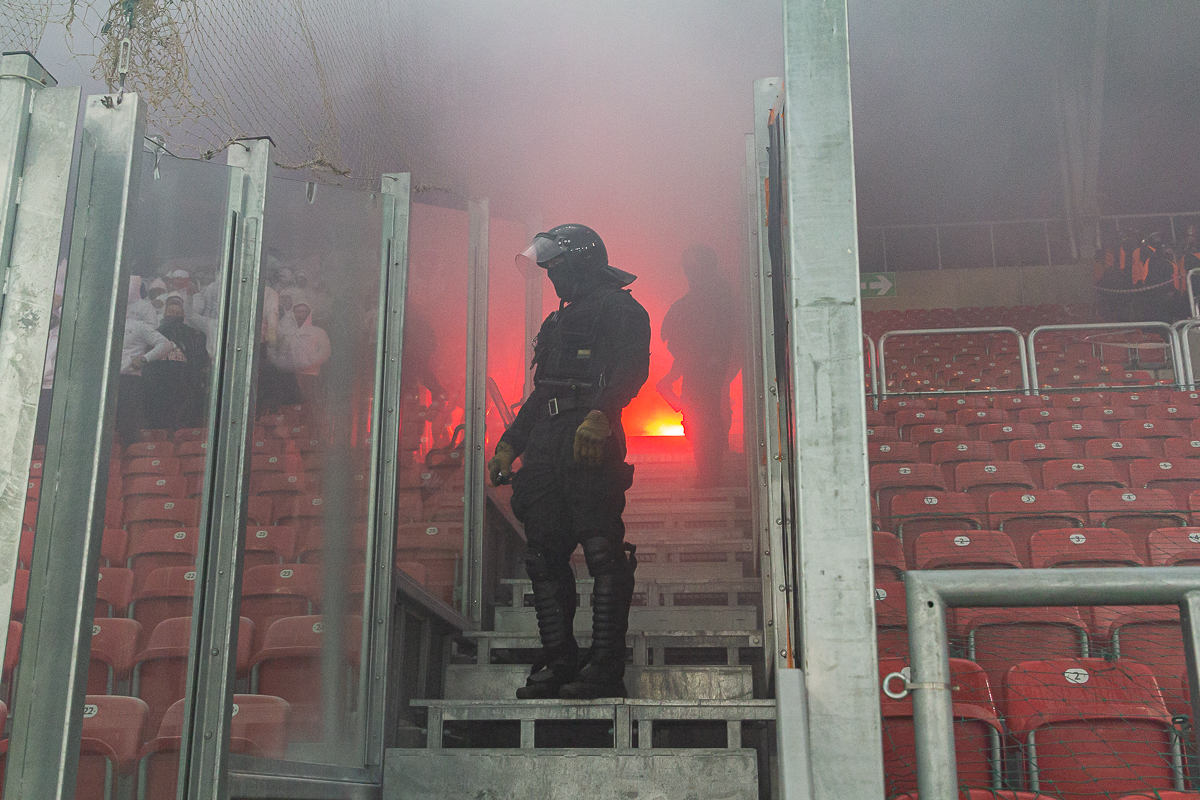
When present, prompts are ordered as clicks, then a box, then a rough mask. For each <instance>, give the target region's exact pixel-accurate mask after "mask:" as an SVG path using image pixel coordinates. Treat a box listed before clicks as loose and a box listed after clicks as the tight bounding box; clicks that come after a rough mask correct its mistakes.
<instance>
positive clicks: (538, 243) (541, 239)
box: [517, 224, 637, 286]
mask: <svg viewBox="0 0 1200 800" xmlns="http://www.w3.org/2000/svg"><path fill="white" fill-rule="evenodd" d="M561 255H565V256H566V257H567V265H568V266H570V267H571V268H572V270H579V271H592V270H598V271H601V272H604V273H606V274H607V275H608V276H609V277H611V278H613V279H615V280H616V281H618V282H619V283H620V284H621V285H622V286H628V285H629V284H631V283H633V282H634V280H636V279H637V276H636V275H632V274H630V273H628V272H625V271H624V270H619V269H617V268H616V267H614V266H611V265H610V264H609V263H608V250H607V249H606V248H605V247H604V240H602V239H601V238H600V235H599V234H598V233H596V232H595V231H594V230H592V229H591V228H589V227H587V226H586V225H576V224H568V225H559V226H557V227H554V228H551V229H550V230H549V231H547V232H545V233H539V234H538V235H537V236H535V237H533V241H532V242H531V243H530V245H529V247H527V248H525V250H524V251H523V252H521V254H520V255H518V256H517V266H518V267H520V268H521V269H522V270H524V269H525V268H527V267H529V266H531V265H533V264H536V265H537V266H539V267H541V268H542V269H545V268H546V265H547V264H548V263H549V262H550V261H551V260H553V259H555V258H557V257H558V256H561Z"/></svg>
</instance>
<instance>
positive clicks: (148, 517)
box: [125, 500, 200, 539]
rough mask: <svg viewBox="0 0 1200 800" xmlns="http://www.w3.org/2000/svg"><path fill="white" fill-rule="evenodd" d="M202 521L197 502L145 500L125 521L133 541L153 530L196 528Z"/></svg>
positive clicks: (126, 528) (136, 506) (138, 504)
mask: <svg viewBox="0 0 1200 800" xmlns="http://www.w3.org/2000/svg"><path fill="white" fill-rule="evenodd" d="M199 521H200V504H199V503H198V502H196V501H195V500H143V501H141V502H140V503H137V504H136V505H135V506H134V507H133V510H132V511H131V512H130V514H129V516H128V517H127V518H126V520H125V530H127V531H129V536H130V538H131V539H133V538H136V537H137V536H138V535H140V534H143V533H145V532H146V531H148V530H150V529H151V528H194V527H195V526H196V525H197V524H198V523H199Z"/></svg>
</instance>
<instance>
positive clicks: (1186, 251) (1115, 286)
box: [1094, 225, 1200, 322]
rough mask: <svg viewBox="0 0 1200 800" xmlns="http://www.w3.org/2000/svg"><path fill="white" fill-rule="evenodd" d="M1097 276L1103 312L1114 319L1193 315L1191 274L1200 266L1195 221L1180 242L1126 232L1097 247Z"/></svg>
mask: <svg viewBox="0 0 1200 800" xmlns="http://www.w3.org/2000/svg"><path fill="white" fill-rule="evenodd" d="M1094 267H1095V279H1096V289H1097V294H1098V298H1097V301H1098V302H1097V306H1098V309H1099V311H1100V314H1101V315H1102V316H1103V317H1104V318H1105V319H1106V320H1109V321H1112V322H1142V321H1148V320H1158V321H1161V322H1176V321H1177V320H1180V319H1184V318H1186V317H1189V316H1191V309H1190V307H1189V304H1188V291H1187V274H1188V271H1189V270H1192V269H1195V268H1197V267H1200V239H1198V237H1197V233H1196V228H1195V226H1192V225H1189V226H1188V227H1187V230H1186V231H1185V232H1184V235H1183V236H1182V237H1181V238H1179V239H1178V240H1176V241H1174V242H1164V241H1163V237H1162V234H1161V233H1158V232H1155V233H1151V234H1150V235H1148V236H1145V237H1142V235H1141V234H1139V233H1133V232H1125V233H1122V234H1121V236H1120V238H1119V241H1116V242H1113V243H1110V244H1108V245H1107V246H1105V247H1103V248H1101V249H1099V250H1097V251H1096V260H1095V264H1094Z"/></svg>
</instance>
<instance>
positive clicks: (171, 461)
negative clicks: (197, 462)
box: [121, 456, 179, 478]
mask: <svg viewBox="0 0 1200 800" xmlns="http://www.w3.org/2000/svg"><path fill="white" fill-rule="evenodd" d="M121 474H122V475H123V476H124V477H126V478H132V477H134V476H135V475H154V476H163V475H178V474H179V459H178V458H175V457H173V456H155V457H154V458H134V459H130V460H129V461H127V462H125V466H124V468H123V469H122V470H121Z"/></svg>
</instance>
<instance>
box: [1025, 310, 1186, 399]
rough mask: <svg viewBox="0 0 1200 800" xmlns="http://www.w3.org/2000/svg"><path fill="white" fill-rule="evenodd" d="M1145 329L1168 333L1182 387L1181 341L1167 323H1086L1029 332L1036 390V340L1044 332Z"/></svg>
mask: <svg viewBox="0 0 1200 800" xmlns="http://www.w3.org/2000/svg"><path fill="white" fill-rule="evenodd" d="M1144 328H1154V329H1161V330H1164V331H1166V341H1164V342H1163V345H1164V347H1166V348H1169V349H1170V351H1171V366H1172V368H1173V371H1174V373H1175V385H1176V386H1179V387H1182V386H1183V384H1182V383H1181V381H1182V371H1181V370H1180V364H1179V362H1180V361H1181V360H1182V357H1181V355H1180V351H1179V341H1178V339H1177V338H1176V336H1175V329H1174V328H1172V327H1171V326H1170V325H1169V324H1167V323H1165V322H1085V323H1079V324H1071V325H1039V326H1038V327H1036V328H1034V329H1033V330H1031V331H1030V332H1029V352H1030V354H1031V358H1030V359H1029V370H1030V376H1031V378H1032V380H1033V386H1034V388H1035V389H1037V388H1039V384H1038V373H1037V350H1035V349H1034V338H1035V337H1036V336H1037V335H1038V334H1039V333H1041V332H1043V331H1086V330H1140V329H1144ZM1118 344H1119V343H1118ZM1134 345H1135V343H1133V342H1130V343H1128V344H1127V345H1126V346H1129V347H1132V346H1134Z"/></svg>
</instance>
